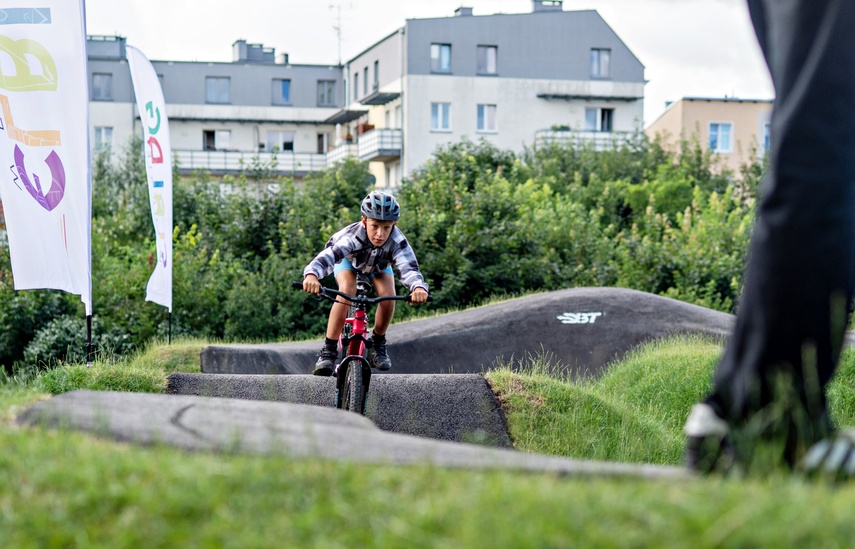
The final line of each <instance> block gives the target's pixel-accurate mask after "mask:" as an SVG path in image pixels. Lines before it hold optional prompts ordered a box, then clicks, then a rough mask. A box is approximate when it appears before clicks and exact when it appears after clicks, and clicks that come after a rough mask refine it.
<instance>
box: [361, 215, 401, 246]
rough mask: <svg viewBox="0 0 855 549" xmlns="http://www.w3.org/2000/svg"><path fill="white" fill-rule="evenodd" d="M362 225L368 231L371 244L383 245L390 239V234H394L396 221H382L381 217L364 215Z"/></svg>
mask: <svg viewBox="0 0 855 549" xmlns="http://www.w3.org/2000/svg"><path fill="white" fill-rule="evenodd" d="M362 225H363V226H364V227H365V232H367V233H368V240H370V241H371V244H373V245H374V246H382V245H383V244H385V243H386V241H387V240H389V235H390V234H392V229H393V228H394V227H395V222H394V221H380V220H379V219H370V218H368V217H365V216H362Z"/></svg>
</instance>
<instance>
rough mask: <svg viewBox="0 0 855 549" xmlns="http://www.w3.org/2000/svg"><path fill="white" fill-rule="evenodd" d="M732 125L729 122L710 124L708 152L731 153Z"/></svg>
mask: <svg viewBox="0 0 855 549" xmlns="http://www.w3.org/2000/svg"><path fill="white" fill-rule="evenodd" d="M732 131H733V124H731V123H730V122H710V152H716V153H729V152H733V147H732V145H731V143H730V136H731V134H732Z"/></svg>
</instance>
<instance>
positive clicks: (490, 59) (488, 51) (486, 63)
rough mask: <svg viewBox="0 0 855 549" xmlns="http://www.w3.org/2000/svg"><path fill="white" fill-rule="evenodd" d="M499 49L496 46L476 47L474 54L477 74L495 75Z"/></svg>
mask: <svg viewBox="0 0 855 549" xmlns="http://www.w3.org/2000/svg"><path fill="white" fill-rule="evenodd" d="M498 52H499V49H498V48H497V47H496V46H478V49H477V51H476V54H475V57H476V59H475V62H476V63H477V70H478V74H496V73H497V67H498V65H497V62H496V61H497V58H498Z"/></svg>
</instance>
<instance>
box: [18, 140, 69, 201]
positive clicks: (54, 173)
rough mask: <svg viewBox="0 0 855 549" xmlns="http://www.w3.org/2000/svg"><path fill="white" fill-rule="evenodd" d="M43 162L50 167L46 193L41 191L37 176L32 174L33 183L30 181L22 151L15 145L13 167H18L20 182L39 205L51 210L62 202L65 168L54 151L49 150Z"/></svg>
mask: <svg viewBox="0 0 855 549" xmlns="http://www.w3.org/2000/svg"><path fill="white" fill-rule="evenodd" d="M45 164H47V165H48V168H50V175H51V184H50V190H48V192H47V194H45V193H44V191H42V185H41V181H40V180H39V176H37V175H36V174H33V180H34V181H35V185H34V184H33V183H31V182H30V178H29V176H28V174H27V168H26V167H24V152H23V151H22V150H21V149H20V148H19V147H18V145H15V167H16V168H17V169H18V175H19V176H20V177H21V182H22V183H23V184H24V187H26V189H27V191H28V192H29V193H30V194H31V195H32V197H33V198H35V199H36V202H38V203H39V206H41V207H42V208H44V209H46V210H47V211H51V210H53V209H54V208H56V207H57V205H59V203H60V202H62V197H63V196H65V168H64V167H63V165H62V160H60V158H59V155H58V154H56V151H51V152H50V154H49V155H48V156H47V158H46V159H45Z"/></svg>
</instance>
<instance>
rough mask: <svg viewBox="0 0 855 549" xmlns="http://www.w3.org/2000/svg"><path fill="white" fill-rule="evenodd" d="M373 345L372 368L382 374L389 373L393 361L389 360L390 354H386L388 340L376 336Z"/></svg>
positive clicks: (371, 354) (370, 356)
mask: <svg viewBox="0 0 855 549" xmlns="http://www.w3.org/2000/svg"><path fill="white" fill-rule="evenodd" d="M372 339H373V341H372V344H371V353H370V355H369V358H370V359H371V366H372V367H374V368H377V369H378V370H380V371H381V372H388V371H389V370H390V369H391V368H392V360H391V359H390V358H389V353H387V352H386V338H385V337H383V338H380V337H377V336H374V337H373V338H372Z"/></svg>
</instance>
